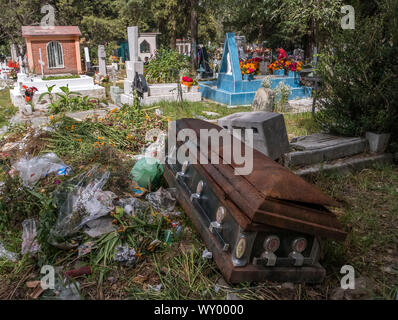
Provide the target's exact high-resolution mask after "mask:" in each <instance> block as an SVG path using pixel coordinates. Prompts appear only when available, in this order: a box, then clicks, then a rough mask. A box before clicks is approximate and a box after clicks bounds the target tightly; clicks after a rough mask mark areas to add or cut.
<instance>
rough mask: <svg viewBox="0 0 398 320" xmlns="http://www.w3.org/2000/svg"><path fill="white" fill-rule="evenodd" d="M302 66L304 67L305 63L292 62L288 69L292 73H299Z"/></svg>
mask: <svg viewBox="0 0 398 320" xmlns="http://www.w3.org/2000/svg"><path fill="white" fill-rule="evenodd" d="M302 65H303V62H301V61H295V62H292V63H291V64H290V65H289V66H288V68H289V70H290V71H293V72H299V71H301V67H302Z"/></svg>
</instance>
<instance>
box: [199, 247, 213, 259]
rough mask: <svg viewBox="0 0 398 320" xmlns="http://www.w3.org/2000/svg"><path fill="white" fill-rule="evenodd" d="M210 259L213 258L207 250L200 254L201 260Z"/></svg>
mask: <svg viewBox="0 0 398 320" xmlns="http://www.w3.org/2000/svg"><path fill="white" fill-rule="evenodd" d="M212 258H213V253H212V252H210V251H209V250H207V249H204V250H203V252H202V259H212Z"/></svg>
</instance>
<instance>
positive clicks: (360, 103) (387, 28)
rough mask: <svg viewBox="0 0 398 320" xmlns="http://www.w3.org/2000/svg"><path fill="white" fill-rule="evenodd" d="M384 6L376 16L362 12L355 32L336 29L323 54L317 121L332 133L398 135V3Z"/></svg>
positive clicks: (392, 1) (385, 0)
mask: <svg viewBox="0 0 398 320" xmlns="http://www.w3.org/2000/svg"><path fill="white" fill-rule="evenodd" d="M379 5H380V6H379V10H378V12H379V13H378V14H376V15H374V16H372V17H364V16H362V15H360V14H359V15H358V16H357V19H356V25H355V29H354V30H342V29H340V30H337V31H336V32H335V33H334V35H333V37H332V38H331V41H330V42H329V47H328V49H326V48H325V50H324V51H323V52H322V54H321V55H320V59H319V61H320V63H319V70H318V75H319V76H320V77H321V79H322V81H323V91H322V92H321V96H322V98H323V99H322V100H321V111H320V112H319V113H318V114H317V115H316V119H317V121H318V123H319V124H320V125H321V126H323V127H324V128H325V129H327V130H329V131H333V132H337V133H341V134H347V135H361V134H363V133H364V132H366V131H373V132H378V133H383V132H386V133H393V134H394V135H395V137H398V125H397V123H398V31H397V30H398V2H397V1H396V0H383V1H380V3H379Z"/></svg>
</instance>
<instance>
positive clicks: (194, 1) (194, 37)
mask: <svg viewBox="0 0 398 320" xmlns="http://www.w3.org/2000/svg"><path fill="white" fill-rule="evenodd" d="M197 6H198V0H191V65H192V68H193V69H194V70H196V69H197V68H198V10H197Z"/></svg>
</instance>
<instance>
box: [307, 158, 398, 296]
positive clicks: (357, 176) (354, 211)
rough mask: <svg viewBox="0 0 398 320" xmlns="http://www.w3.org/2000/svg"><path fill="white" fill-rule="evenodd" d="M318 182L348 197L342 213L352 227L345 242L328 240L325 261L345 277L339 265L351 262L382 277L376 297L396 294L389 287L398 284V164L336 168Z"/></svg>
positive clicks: (337, 196) (334, 194)
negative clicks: (337, 170)
mask: <svg viewBox="0 0 398 320" xmlns="http://www.w3.org/2000/svg"><path fill="white" fill-rule="evenodd" d="M315 183H316V185H317V186H318V187H319V188H320V189H321V190H323V191H325V192H326V193H328V194H329V195H331V196H332V197H333V198H335V199H337V200H339V201H340V202H342V203H343V209H342V210H340V211H339V212H338V215H339V219H340V221H341V222H342V223H343V225H345V226H348V227H349V229H351V231H350V232H349V236H348V238H347V240H346V241H345V243H344V244H338V243H334V242H329V243H328V245H327V247H326V260H325V263H324V264H325V266H326V267H328V271H329V272H331V271H332V273H333V271H335V272H336V273H335V276H336V277H340V275H339V274H337V273H338V270H337V269H338V267H340V266H342V265H343V264H350V265H352V266H354V267H355V269H356V271H357V272H358V273H359V274H361V275H362V276H365V277H368V278H370V279H372V280H373V281H374V282H375V283H376V285H375V286H374V287H373V288H372V289H373V292H374V297H375V298H391V297H390V295H389V293H391V292H395V291H396V290H398V269H397V265H398V259H397V258H396V257H397V250H398V215H397V212H398V168H397V167H396V166H391V165H386V166H382V167H375V168H372V169H364V170H362V171H359V172H354V173H350V174H346V175H339V174H336V173H331V174H328V175H320V176H319V177H318V179H317V180H316V181H315ZM386 267H391V268H392V270H391V272H386V271H385V268H386ZM394 273H395V275H394ZM358 276H359V275H358Z"/></svg>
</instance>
